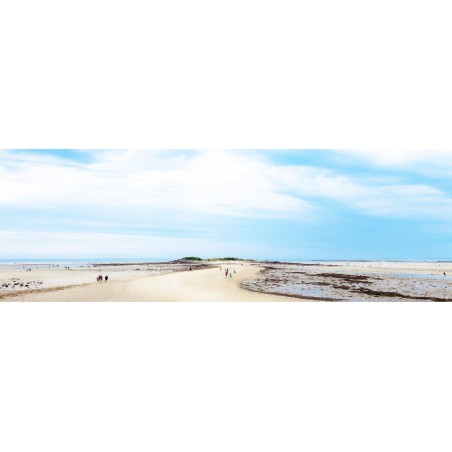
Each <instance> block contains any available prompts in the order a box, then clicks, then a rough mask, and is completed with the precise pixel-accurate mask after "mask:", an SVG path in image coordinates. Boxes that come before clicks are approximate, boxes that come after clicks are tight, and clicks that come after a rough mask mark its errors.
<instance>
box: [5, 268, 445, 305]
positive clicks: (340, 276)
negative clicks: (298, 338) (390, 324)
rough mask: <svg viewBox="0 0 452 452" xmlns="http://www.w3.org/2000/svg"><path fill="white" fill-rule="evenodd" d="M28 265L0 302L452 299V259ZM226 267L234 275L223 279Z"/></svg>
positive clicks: (11, 277) (12, 272)
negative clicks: (443, 260)
mask: <svg viewBox="0 0 452 452" xmlns="http://www.w3.org/2000/svg"><path fill="white" fill-rule="evenodd" d="M30 268H31V271H27V269H26V266H19V265H16V266H13V267H5V266H4V267H1V268H0V301H162V302H165V301H181V302H182V301H204V302H205V301H285V302H287V301H449V300H450V299H451V297H452V263H450V262H434V263H433V262H432V263H428V262H317V263H283V262H250V261H244V262H233V263H225V262H211V261H203V262H193V263H192V262H186V261H175V262H166V263H147V264H145V263H141V264H103V265H91V266H80V267H75V268H70V269H67V268H65V267H62V266H59V267H52V266H49V265H36V266H34V267H30ZM190 268H191V269H192V270H190ZM225 268H229V269H230V270H231V272H232V278H230V276H229V275H228V277H227V278H226V277H225V273H224V270H225ZM100 274H102V275H103V276H104V277H105V275H108V276H109V279H108V281H105V280H103V281H101V282H98V281H96V279H97V277H98V275H100Z"/></svg>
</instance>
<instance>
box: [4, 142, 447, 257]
mask: <svg viewBox="0 0 452 452" xmlns="http://www.w3.org/2000/svg"><path fill="white" fill-rule="evenodd" d="M451 177H452V153H449V152H445V151H435V150H425V151H400V150H399V151H391V150H385V151H380V152H376V151H373V152H370V151H360V150H295V149H294V150H177V151H171V150H149V151H144V150H142V151H134V150H124V151H121V150H64V149H63V150H56V149H53V150H44V149H39V150H25V149H24V150H3V151H0V189H1V190H0V208H1V211H0V212H1V213H0V218H1V222H0V250H1V255H0V259H1V258H4V259H11V258H95V257H109V258H114V257H118V258H119V257H121V258H127V257H131V258H132V257H136V258H169V259H171V258H176V257H181V256H184V255H200V256H203V257H216V256H226V255H228V256H230V255H234V256H239V257H251V258H257V259H280V260H303V259H391V258H392V259H423V258H438V259H448V258H452V239H451V237H452V226H451V225H452V221H451V220H452V184H451V183H450V180H451Z"/></svg>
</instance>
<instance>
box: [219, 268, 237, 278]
mask: <svg viewBox="0 0 452 452" xmlns="http://www.w3.org/2000/svg"><path fill="white" fill-rule="evenodd" d="M221 270H222V269H221V268H220V271H221ZM228 275H229V278H232V270H229V268H227V269H226V270H225V271H224V276H226V278H227V277H228ZM234 275H235V270H234Z"/></svg>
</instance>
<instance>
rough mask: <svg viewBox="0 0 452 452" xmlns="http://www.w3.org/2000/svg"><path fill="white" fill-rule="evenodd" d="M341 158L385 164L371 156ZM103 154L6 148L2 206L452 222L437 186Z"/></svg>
mask: <svg viewBox="0 0 452 452" xmlns="http://www.w3.org/2000/svg"><path fill="white" fill-rule="evenodd" d="M87 152H88V151H87ZM337 152H345V153H348V154H353V153H356V155H359V156H361V157H365V158H369V159H374V158H375V156H374V153H369V152H368V151H367V152H366V151H337ZM94 155H95V159H94V160H93V161H92V162H90V163H86V164H84V163H81V162H73V163H71V164H68V162H64V164H63V161H62V160H61V159H59V158H57V157H54V156H48V155H36V154H15V153H12V152H8V151H2V153H0V205H2V206H4V207H12V206H14V207H23V208H28V209H29V208H34V209H41V210H44V211H46V212H48V213H49V216H50V215H58V214H59V213H61V215H62V216H64V214H67V213H70V212H85V213H86V215H87V216H88V217H85V218H80V221H82V220H83V221H84V224H85V225H86V224H88V223H87V222H90V221H91V222H94V223H92V224H95V223H96V222H99V224H101V223H102V222H103V223H104V224H105V223H106V222H109V221H111V222H112V223H116V222H120V223H126V224H127V223H131V224H133V223H134V222H137V221H144V222H149V223H154V222H155V223H158V219H159V215H161V214H162V212H166V213H167V215H168V214H172V215H173V216H174V222H177V221H178V220H181V219H183V218H188V217H194V216H196V215H202V216H212V215H214V216H219V217H221V216H233V217H248V218H296V219H305V220H306V219H310V218H312V216H313V215H315V214H316V212H318V211H320V210H321V206H322V202H323V201H331V202H334V203H336V204H337V207H338V208H341V207H346V208H350V209H355V210H357V211H360V212H363V213H365V214H368V215H383V216H395V217H417V218H419V217H424V216H430V217H432V218H437V219H443V218H450V217H451V215H452V208H451V206H452V200H451V198H450V197H448V195H447V194H445V193H443V192H441V191H440V190H438V189H436V188H433V187H430V186H428V185H423V184H403V183H400V182H396V181H391V180H378V179H372V180H366V179H363V178H362V177H361V178H359V177H358V176H352V175H347V174H339V173H337V171H334V170H332V169H325V168H314V167H306V166H288V165H286V166H284V165H273V164H272V163H270V162H269V161H268V160H266V159H265V157H263V156H262V155H261V154H256V153H253V152H251V151H247V152H237V151H197V152H194V153H193V152H192V153H184V152H172V151H152V152H148V151H146V152H145V151H115V150H112V151H96V152H95V154H94ZM427 155H429V152H427V151H425V152H417V153H415V154H409V153H404V152H401V151H399V152H398V153H396V154H391V153H390V152H386V153H384V155H380V157H377V159H378V158H379V159H380V160H379V161H380V162H381V163H384V162H386V163H388V162H392V163H394V162H399V164H401V162H403V161H404V162H408V161H413V159H414V160H416V159H418V160H419V159H423V158H426V156H427ZM437 155H438V156H444V155H446V154H444V152H443V151H441V152H440V151H438V153H437ZM443 159H444V157H443ZM101 213H102V215H101ZM99 215H101V216H99Z"/></svg>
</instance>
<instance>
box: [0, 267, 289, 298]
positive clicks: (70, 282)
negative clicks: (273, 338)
mask: <svg viewBox="0 0 452 452" xmlns="http://www.w3.org/2000/svg"><path fill="white" fill-rule="evenodd" d="M138 268H140V266H138V267H137V268H135V269H128V270H126V271H124V270H122V271H121V270H120V269H119V268H118V269H116V270H115V269H107V270H108V271H107V273H108V274H109V275H110V279H109V281H108V282H96V281H95V275H96V274H97V273H104V274H105V273H106V271H105V270H106V269H103V270H101V271H99V269H79V270H70V271H69V270H56V269H41V270H36V272H34V271H32V272H26V273H27V274H26V275H24V271H23V270H15V271H9V273H8V272H7V274H6V276H7V277H9V280H11V279H12V278H17V277H18V276H20V278H21V279H22V280H24V278H25V279H27V278H28V280H30V282H31V281H37V280H43V281H46V280H48V282H47V283H46V286H45V287H43V288H38V289H35V288H34V287H32V288H28V289H27V290H26V291H25V290H22V291H20V292H18V293H16V294H12V295H7V294H6V293H5V294H4V295H3V296H2V298H0V301H286V302H287V301H291V300H292V301H295V299H292V298H288V297H281V296H277V295H267V294H261V293H256V292H251V291H248V290H245V289H242V288H240V283H241V282H243V281H246V280H248V279H251V278H254V277H255V276H257V275H258V273H259V272H260V270H261V269H260V268H259V267H257V266H252V265H240V266H235V267H231V268H235V269H236V272H237V273H236V274H233V277H232V278H229V277H228V278H226V277H225V275H224V271H220V269H219V268H218V267H217V268H210V269H203V270H195V271H178V272H176V273H170V274H164V275H157V276H152V275H149V274H148V272H146V271H145V270H144V269H143V268H141V269H140V270H141V271H137V269H138ZM14 275H15V276H14ZM49 276H51V278H50V279H49ZM0 277H3V278H1V279H5V270H3V271H2V272H1V273H0ZM1 279H0V280H1ZM41 286H43V285H41ZM62 286H63V287H62ZM15 290H17V289H15Z"/></svg>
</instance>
